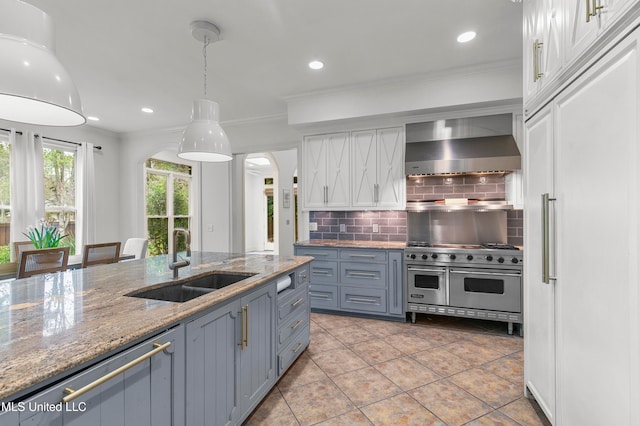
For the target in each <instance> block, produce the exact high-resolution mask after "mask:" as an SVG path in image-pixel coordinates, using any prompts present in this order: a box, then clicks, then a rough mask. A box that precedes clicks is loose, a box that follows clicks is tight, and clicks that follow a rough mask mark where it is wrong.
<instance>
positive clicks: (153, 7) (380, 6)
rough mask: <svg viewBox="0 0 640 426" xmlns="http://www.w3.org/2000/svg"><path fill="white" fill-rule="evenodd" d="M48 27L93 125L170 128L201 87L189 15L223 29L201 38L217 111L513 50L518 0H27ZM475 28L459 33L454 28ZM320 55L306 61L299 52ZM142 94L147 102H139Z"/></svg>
mask: <svg viewBox="0 0 640 426" xmlns="http://www.w3.org/2000/svg"><path fill="white" fill-rule="evenodd" d="M28 3H31V4H33V5H35V6H37V7H39V8H40V9H42V10H44V11H45V12H47V13H48V14H49V15H50V16H51V17H52V18H53V22H54V25H55V29H56V41H55V43H56V54H57V56H58V58H59V59H60V61H61V62H62V63H63V64H64V65H65V67H66V68H67V69H68V71H69V72H70V74H71V76H72V77H73V79H74V81H75V83H76V86H77V87H78V90H79V92H80V96H81V98H82V102H83V109H84V113H85V115H92V116H97V117H99V118H100V121H98V122H89V124H90V125H91V126H95V127H101V128H104V129H108V130H111V131H115V132H119V133H127V132H135V131H145V130H151V129H161V128H172V127H178V126H184V125H186V124H187V123H188V122H189V120H190V113H191V105H192V102H193V100H194V99H196V98H199V97H202V96H203V67H204V61H203V56H202V48H203V45H202V43H201V42H198V41H196V40H195V39H194V38H193V37H192V36H191V32H190V28H189V24H190V22H191V21H193V20H197V19H200V20H209V21H211V22H213V23H214V24H216V25H217V26H218V27H219V28H220V30H221V31H222V40H221V41H220V42H217V43H215V44H212V45H210V46H209V48H208V49H207V57H208V73H207V74H208V79H207V92H208V97H209V98H210V99H213V100H215V101H217V102H218V103H219V104H220V109H221V121H222V124H223V125H224V123H225V122H227V123H231V122H236V123H237V122H243V121H252V120H258V119H265V118H269V117H282V116H285V115H286V112H287V104H286V100H285V99H286V97H288V96H292V95H298V94H304V93H311V92H318V91H323V90H329V89H335V88H342V87H351V86H354V85H359V84H371V83H373V82H379V81H384V80H389V79H393V80H397V79H401V78H402V77H405V76H406V77H410V76H411V77H414V76H416V75H421V74H428V73H431V72H437V71H442V70H449V69H455V68H460V67H468V66H476V65H483V64H487V63H493V62H503V61H511V60H515V61H519V60H520V59H521V57H522V53H521V50H522V48H521V39H522V37H521V32H522V18H521V16H522V4H521V3H514V2H512V1H511V0H440V1H435V0H400V1H398V0H322V1H320V0H242V1H239V0H186V1H178V0H170V1H162V2H158V1H157V0H134V1H131V0H111V1H106V2H93V1H86V0H28ZM469 30H473V31H475V32H476V33H477V34H478V35H477V37H476V38H475V39H474V40H473V41H471V42H469V43H466V44H459V43H457V42H456V37H457V36H458V35H459V34H460V33H462V32H464V31H469ZM313 59H319V60H322V61H323V62H324V63H325V67H324V69H323V70H320V71H313V70H311V69H309V68H308V66H307V64H308V62H309V61H311V60H313ZM143 106H148V107H151V108H153V109H154V111H155V112H154V113H153V114H145V113H142V112H141V111H140V108H141V107H143Z"/></svg>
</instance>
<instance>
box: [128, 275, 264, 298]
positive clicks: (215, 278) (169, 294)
mask: <svg viewBox="0 0 640 426" xmlns="http://www.w3.org/2000/svg"><path fill="white" fill-rule="evenodd" d="M254 275H255V274H254V273H247V272H239V273H235V274H234V273H221V272H220V273H218V272H216V273H213V274H211V275H206V276H204V277H199V278H194V279H192V280H188V281H183V282H181V283H167V285H165V286H162V287H155V288H151V289H148V290H136V291H134V292H132V293H128V294H126V295H125V296H130V297H140V298H143V299H155V300H165V301H167V302H179V303H182V302H186V301H188V300H191V299H195V298H196V297H199V296H202V295H203V294H207V293H211V292H212V291H215V290H219V289H221V288H223V287H226V286H228V285H231V284H234V283H237V282H238V281H242V280H246V279H247V278H249V277H252V276H254Z"/></svg>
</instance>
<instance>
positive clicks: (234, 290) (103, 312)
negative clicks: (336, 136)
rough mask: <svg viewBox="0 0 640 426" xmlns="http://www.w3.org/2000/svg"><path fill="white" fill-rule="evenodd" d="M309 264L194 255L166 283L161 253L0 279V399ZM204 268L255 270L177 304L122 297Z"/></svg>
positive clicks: (168, 275) (245, 256)
mask: <svg viewBox="0 0 640 426" xmlns="http://www.w3.org/2000/svg"><path fill="white" fill-rule="evenodd" d="M311 260H312V258H311V257H301V256H295V257H285V256H282V257H281V256H265V255H248V254H231V253H209V252H194V253H192V256H191V257H190V261H191V265H190V266H187V267H184V268H181V269H180V271H179V279H178V280H173V279H172V271H170V270H169V268H168V266H167V265H168V261H169V259H168V258H167V256H156V257H151V258H147V259H141V260H134V261H128V262H122V263H116V264H111V265H97V266H93V267H90V268H86V269H76V270H68V271H65V272H62V273H58V274H44V275H37V276H33V277H30V278H25V279H21V280H12V281H4V282H0V400H5V399H7V398H8V397H12V398H13V397H17V396H19V395H22V394H24V393H26V392H28V391H31V390H33V389H32V388H33V387H34V386H36V385H38V384H39V383H41V382H43V381H45V380H47V379H49V378H52V377H55V376H56V375H60V374H62V373H64V372H66V371H69V370H72V369H74V368H76V367H78V366H81V365H83V364H86V363H87V362H89V361H92V360H94V359H96V358H99V357H103V356H106V355H108V354H110V353H112V352H114V351H116V350H118V349H120V348H122V347H123V346H127V345H130V344H134V343H136V342H137V341H139V340H140V339H142V338H145V337H146V336H149V335H151V334H154V333H157V332H161V331H162V330H164V329H166V328H167V327H169V326H171V325H173V324H176V323H178V322H180V321H181V320H184V319H186V318H188V317H190V316H192V315H194V314H197V313H198V312H200V311H203V310H205V309H207V308H209V307H212V306H214V305H216V304H218V303H220V302H223V301H225V300H227V299H230V298H232V297H234V296H238V295H240V294H242V293H244V292H246V291H248V290H251V289H252V288H254V287H257V286H259V285H261V284H263V283H265V282H267V281H269V280H271V279H273V278H275V277H276V276H278V275H281V274H283V273H286V272H289V271H291V270H293V269H295V268H297V267H299V266H301V265H304V264H305V263H308V262H310V261H311ZM212 271H227V272H253V273H257V275H254V276H252V277H250V278H248V279H246V280H243V281H240V282H238V283H236V284H232V285H230V286H228V287H225V288H223V289H220V290H216V291H213V292H212V293H209V294H205V295H203V296H200V297H197V298H195V299H192V300H190V301H187V302H184V303H173V302H164V301H159V300H151V299H142V298H137V297H129V296H125V294H126V293H129V292H131V291H133V290H136V289H140V288H143V287H148V286H154V285H158V284H161V283H164V282H171V281H172V282H176V283H178V282H180V281H181V280H184V279H186V278H190V277H197V276H200V275H207V273H210V272H212Z"/></svg>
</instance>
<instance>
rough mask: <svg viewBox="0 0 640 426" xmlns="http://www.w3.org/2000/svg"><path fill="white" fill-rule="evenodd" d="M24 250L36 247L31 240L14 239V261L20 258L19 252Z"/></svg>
mask: <svg viewBox="0 0 640 426" xmlns="http://www.w3.org/2000/svg"><path fill="white" fill-rule="evenodd" d="M25 250H36V247H35V246H34V245H33V243H32V242H31V241H15V242H14V243H13V253H14V254H15V256H16V257H15V259H16V262H17V261H19V260H20V253H22V252H23V251H25Z"/></svg>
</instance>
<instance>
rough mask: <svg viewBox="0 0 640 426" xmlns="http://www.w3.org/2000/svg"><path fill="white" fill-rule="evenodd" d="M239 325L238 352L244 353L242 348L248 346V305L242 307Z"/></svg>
mask: <svg viewBox="0 0 640 426" xmlns="http://www.w3.org/2000/svg"><path fill="white" fill-rule="evenodd" d="M240 323H241V324H240V332H241V336H240V350H241V351H244V348H246V347H247V346H249V305H245V306H243V307H242V312H241V315H240Z"/></svg>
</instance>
